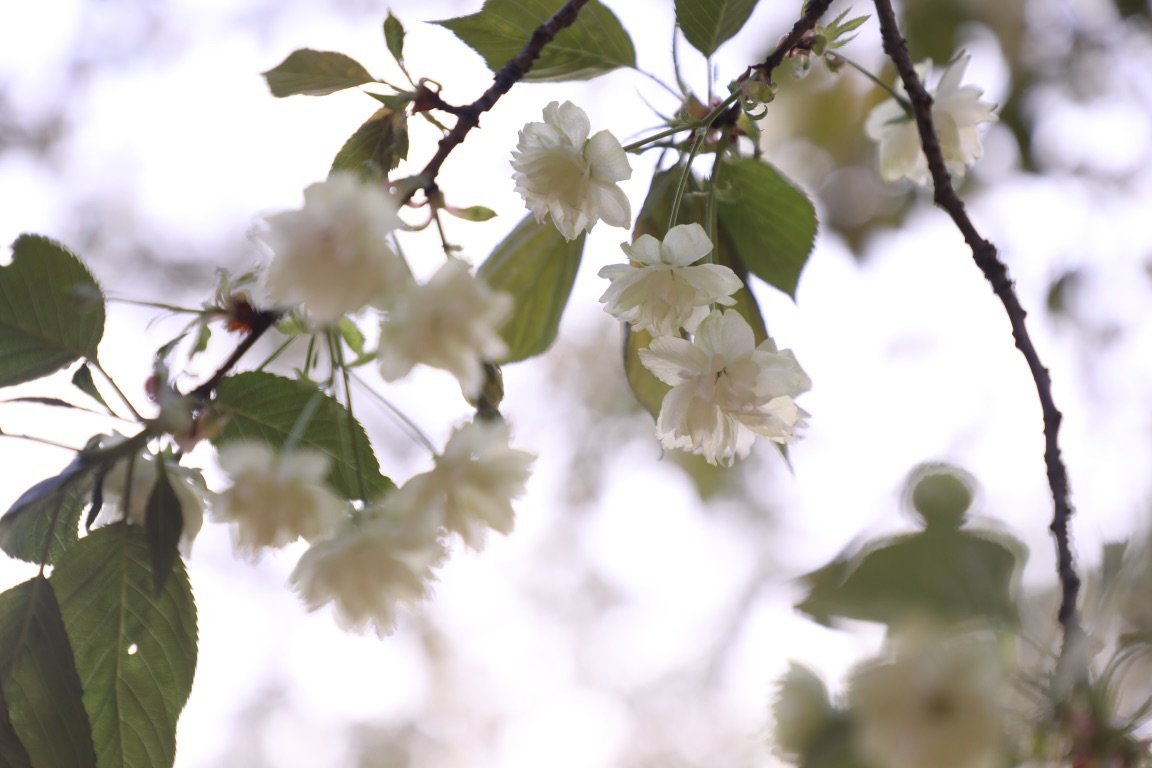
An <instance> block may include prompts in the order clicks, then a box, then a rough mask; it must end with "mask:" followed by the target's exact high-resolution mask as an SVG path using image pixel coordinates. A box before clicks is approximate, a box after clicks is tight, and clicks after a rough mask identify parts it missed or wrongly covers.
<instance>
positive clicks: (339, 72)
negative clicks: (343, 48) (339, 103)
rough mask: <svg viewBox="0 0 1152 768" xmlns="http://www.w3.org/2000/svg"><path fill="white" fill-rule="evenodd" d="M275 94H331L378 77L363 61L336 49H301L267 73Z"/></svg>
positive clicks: (372, 80) (278, 95)
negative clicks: (370, 71) (337, 51)
mask: <svg viewBox="0 0 1152 768" xmlns="http://www.w3.org/2000/svg"><path fill="white" fill-rule="evenodd" d="M263 74H264V79H265V80H267V81H268V88H269V90H271V91H272V95H273V96H277V97H281V98H282V97H284V96H295V95H297V94H300V95H304V96H327V95H328V94H330V93H336V91H343V90H345V89H346V88H355V87H356V86H358V85H364V84H365V83H372V82H375V81H376V78H374V77H372V75H370V74H369V73H368V70H366V69H364V67H363V66H362V65H361V64H360V62H358V61H356V60H355V59H353V58H351V57H350V56H345V55H344V54H342V53H336V52H335V51H314V50H312V49H311V48H301V49H300V50H298V51H293V52H292V53H290V54H289V55H288V58H286V59H284V61H282V62H280V63H279V64H277V65H276V66H275V67H273V68H272V69H270V70H268V71H267V72H264V73H263Z"/></svg>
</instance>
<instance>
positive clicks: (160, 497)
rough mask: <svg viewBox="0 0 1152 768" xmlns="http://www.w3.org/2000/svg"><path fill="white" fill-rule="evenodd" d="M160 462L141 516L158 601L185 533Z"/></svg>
mask: <svg viewBox="0 0 1152 768" xmlns="http://www.w3.org/2000/svg"><path fill="white" fill-rule="evenodd" d="M164 463H165V462H163V461H157V462H156V484H155V485H154V486H152V490H151V491H150V492H149V494H148V502H147V505H146V506H145V508H144V509H145V512H144V533H145V535H146V536H147V539H148V549H149V550H150V551H151V553H152V594H153V596H154V597H159V596H160V595H161V594H162V593H163V592H164V584H165V582H167V581H168V576H169V575H170V574H171V573H172V568H173V566H174V565H175V564H176V561H177V560H179V559H180V552H179V550H178V549H177V546H178V545H179V543H180V534H181V532H182V531H183V530H184V513H183V512H182V511H181V509H180V499H179V498H178V497H177V496H176V491H175V489H173V488H172V483H171V481H170V480H169V479H168V471H167V470H166V469H165V468H164Z"/></svg>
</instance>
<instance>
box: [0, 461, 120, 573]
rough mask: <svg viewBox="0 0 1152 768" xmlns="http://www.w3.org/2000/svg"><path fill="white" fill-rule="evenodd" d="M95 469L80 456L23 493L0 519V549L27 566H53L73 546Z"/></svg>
mask: <svg viewBox="0 0 1152 768" xmlns="http://www.w3.org/2000/svg"><path fill="white" fill-rule="evenodd" d="M98 470H99V465H98V464H97V463H92V462H89V461H88V459H87V458H86V457H85V455H84V454H83V453H79V454H77V455H76V457H75V458H74V459H72V462H71V463H70V464H69V465H68V466H67V467H65V468H64V471H63V472H61V473H60V474H58V475H56V476H55V477H50V478H48V479H47V480H41V481H40V482H39V483H36V484H35V485H33V486H32V487H31V488H29V489H28V490H27V491H25V492H24V493H23V494H22V495H21V496H20V498H18V499H16V502H15V503H14V504H13V505H12V506H11V507H10V508H9V509H8V511H7V512H6V513H4V517H2V518H0V549H3V550H4V551H5V552H6V553H7V554H9V555H10V556H12V557H16V558H19V559H20V560H26V561H28V562H30V563H40V562H41V558H44V560H43V563H44V564H45V565H51V564H52V563H55V562H56V561H57V560H58V559H59V557H60V556H61V555H62V554H64V551H65V550H67V549H68V548H69V547H71V546H72V545H73V544H75V543H76V539H77V538H78V531H79V527H80V515H81V513H82V512H83V511H84V507H86V506H87V505H88V502H89V501H90V500H91V497H92V488H93V484H94V482H95V477H96V473H97V471H98Z"/></svg>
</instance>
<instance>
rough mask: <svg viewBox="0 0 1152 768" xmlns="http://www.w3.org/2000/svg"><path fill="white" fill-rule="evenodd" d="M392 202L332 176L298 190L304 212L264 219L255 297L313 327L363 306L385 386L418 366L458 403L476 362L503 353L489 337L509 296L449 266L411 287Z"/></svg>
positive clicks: (462, 267) (504, 315)
mask: <svg viewBox="0 0 1152 768" xmlns="http://www.w3.org/2000/svg"><path fill="white" fill-rule="evenodd" d="M398 208H399V206H398V203H397V201H396V199H395V198H394V197H393V196H392V195H390V194H389V193H388V192H386V191H384V189H383V188H382V187H380V186H374V185H370V184H364V183H362V182H361V181H360V179H359V177H357V176H356V175H355V174H352V173H345V172H337V173H334V174H332V175H331V176H330V177H329V178H328V179H327V180H326V181H322V182H318V183H316V184H313V185H311V186H310V187H308V188H307V189H306V190H304V206H303V208H301V209H299V210H292V211H285V212H283V213H278V214H275V215H273V216H269V217H268V218H267V220H266V222H267V231H266V232H264V233H263V239H264V241H265V242H266V244H267V245H268V246H269V248H270V249H271V251H272V254H273V259H272V262H271V264H270V265H269V267H268V270H267V273H266V276H265V281H264V288H265V292H266V293H267V296H268V298H269V300H270V301H271V302H273V303H274V304H276V305H277V306H286V307H297V308H299V309H300V310H301V311H302V312H303V313H304V314H305V315H306V317H307V318H308V319H309V320H310V321H311V322H312V323H315V324H317V325H319V326H328V325H331V324H333V323H335V322H337V321H339V320H340V319H341V318H343V317H345V316H347V315H351V314H354V313H357V312H360V311H361V310H363V309H365V308H368V307H371V308H374V309H376V310H378V311H379V313H380V324H379V337H380V338H379V344H378V349H377V350H376V356H377V360H378V364H379V368H380V373H381V375H383V377H384V378H385V379H386V380H388V381H395V380H396V379H399V378H401V377H403V376H405V375H407V374H408V372H409V371H411V370H412V368H413V367H415V366H416V365H418V364H424V365H428V366H431V367H434V368H441V369H443V370H446V371H448V372H450V373H452V374H453V375H455V376H456V377H457V379H459V381H460V386H461V388H462V389H463V391H464V394H465V395H466V396H468V397H475V396H476V395H477V394H479V391H480V388H481V386H482V385H483V383H484V382H483V363H484V361H488V360H495V359H498V358H499V357H500V356H501V355H503V354H504V353H505V352H506V351H507V348H506V347H505V345H504V342H503V341H502V340H501V338H500V335H499V332H498V331H499V328H500V326H501V325H502V324H503V323H504V321H505V320H507V319H508V316H509V314H510V313H511V311H512V302H511V300H510V299H509V297H507V296H505V295H502V294H500V293H497V292H495V291H493V290H491V289H490V288H488V286H486V285H485V284H484V283H483V281H481V280H479V279H477V278H476V276H475V275H474V274H473V273H472V271H471V270H470V269H469V268H468V266H467V265H466V264H465V263H464V262H463V261H460V260H459V259H456V258H449V259H448V260H447V261H445V263H444V264H443V265H442V266H441V267H440V269H439V270H438V271H437V272H436V273H435V274H434V275H433V276H432V277H431V278H430V279H429V280H428V281H427V282H424V283H420V282H417V281H416V280H415V279H414V278H413V276H412V271H411V269H410V268H409V266H408V263H407V262H406V261H405V260H404V258H403V257H402V256H401V255H400V254H399V253H397V251H396V249H395V248H394V247H393V243H392V239H393V237H394V235H395V233H396V231H397V230H399V229H402V228H403V227H404V222H403V221H402V220H401V219H400V217H399V215H398V213H397V211H398Z"/></svg>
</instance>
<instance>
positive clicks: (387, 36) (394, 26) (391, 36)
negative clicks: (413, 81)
mask: <svg viewBox="0 0 1152 768" xmlns="http://www.w3.org/2000/svg"><path fill="white" fill-rule="evenodd" d="M384 42H385V43H386V44H387V46H388V53H390V54H392V58H394V59H396V61H397V62H398V63H399V62H402V61H404V25H403V24H401V23H400V20H399V19H397V18H396V17H395V16H393V15H392V11H388V17H387V18H386V19H384Z"/></svg>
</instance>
